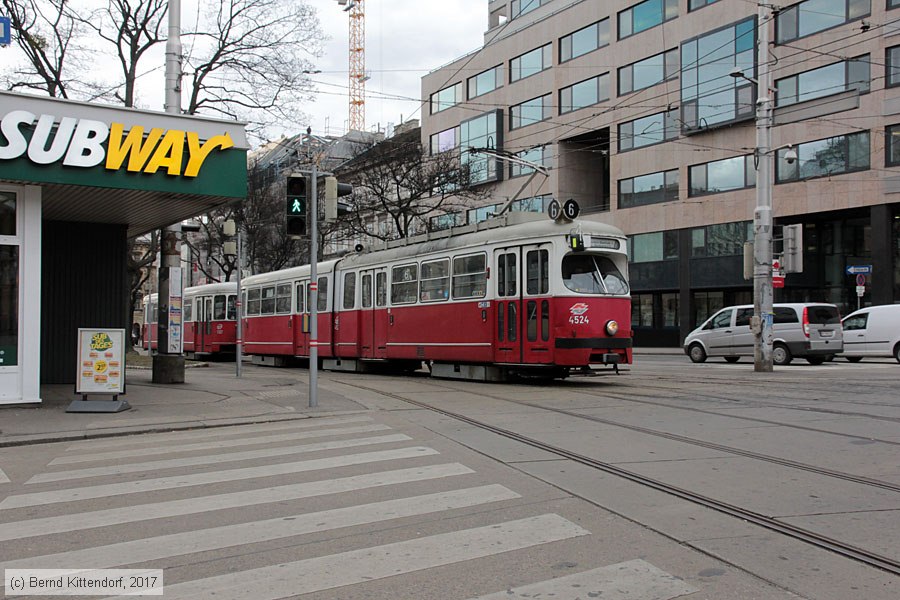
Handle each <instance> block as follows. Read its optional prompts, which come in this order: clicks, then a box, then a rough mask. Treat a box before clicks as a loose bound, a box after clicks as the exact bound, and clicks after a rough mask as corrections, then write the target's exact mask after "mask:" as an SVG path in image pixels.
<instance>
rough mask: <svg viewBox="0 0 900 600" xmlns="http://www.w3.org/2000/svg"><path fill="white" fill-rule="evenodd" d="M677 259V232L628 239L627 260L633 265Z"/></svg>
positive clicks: (657, 233) (642, 235)
mask: <svg viewBox="0 0 900 600" xmlns="http://www.w3.org/2000/svg"><path fill="white" fill-rule="evenodd" d="M677 258H678V232H677V231H657V232H655V233H641V234H638V235H633V236H631V237H630V238H628V260H629V261H630V262H633V263H645V262H658V261H661V260H675V259H677Z"/></svg>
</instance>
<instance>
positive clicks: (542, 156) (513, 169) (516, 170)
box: [509, 145, 550, 177]
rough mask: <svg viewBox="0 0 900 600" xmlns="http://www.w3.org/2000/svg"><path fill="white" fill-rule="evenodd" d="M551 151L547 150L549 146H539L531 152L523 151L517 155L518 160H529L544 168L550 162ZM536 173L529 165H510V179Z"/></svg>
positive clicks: (530, 150)
mask: <svg viewBox="0 0 900 600" xmlns="http://www.w3.org/2000/svg"><path fill="white" fill-rule="evenodd" d="M549 154H550V151H549V150H548V149H547V146H546V145H544V146H538V147H536V148H531V149H529V150H523V151H522V152H519V153H518V154H516V155H515V156H516V158H521V159H522V160H527V161H528V162H530V163H534V164H537V165H540V166H542V167H546V166H547V163H548V161H549ZM532 173H534V168H533V167H529V166H528V165H520V164H518V163H510V165H509V176H510V177H519V176H521V175H531V174H532Z"/></svg>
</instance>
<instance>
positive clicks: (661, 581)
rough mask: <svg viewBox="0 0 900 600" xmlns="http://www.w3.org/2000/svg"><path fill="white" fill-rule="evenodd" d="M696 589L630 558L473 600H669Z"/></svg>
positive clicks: (644, 562) (643, 562)
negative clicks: (528, 599) (592, 599)
mask: <svg viewBox="0 0 900 600" xmlns="http://www.w3.org/2000/svg"><path fill="white" fill-rule="evenodd" d="M696 591H697V588H695V587H692V586H690V585H688V584H687V583H685V582H684V581H682V580H681V579H678V578H677V577H673V576H672V575H670V574H668V573H666V572H665V571H662V570H660V569H657V568H656V567H654V566H653V565H651V564H650V563H648V562H646V561H643V560H629V561H628V562H623V563H619V564H616V565H610V566H608V567H600V568H599V569H593V570H590V571H584V572H583V573H576V574H574V575H567V576H565V577H558V578H556V579H550V580H547V581H541V582H540V583H535V584H532V585H525V586H522V587H517V588H512V589H510V590H503V591H502V592H497V593H495V594H488V595H487V596H479V597H478V598H473V599H472V600H516V598H552V599H553V600H585V599H586V598H602V599H603V600H634V599H635V598H640V600H669V599H670V598H677V597H678V596H684V595H686V594H693V593H694V592H696Z"/></svg>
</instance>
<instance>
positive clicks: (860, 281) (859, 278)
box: [856, 273, 866, 287]
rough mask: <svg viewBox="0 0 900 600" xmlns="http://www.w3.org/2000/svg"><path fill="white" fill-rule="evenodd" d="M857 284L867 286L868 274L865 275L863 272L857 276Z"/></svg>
mask: <svg viewBox="0 0 900 600" xmlns="http://www.w3.org/2000/svg"><path fill="white" fill-rule="evenodd" d="M856 286H857V287H859V286H863V287H865V286H866V276H865V275H863V274H862V273H860V274H859V275H857V276H856Z"/></svg>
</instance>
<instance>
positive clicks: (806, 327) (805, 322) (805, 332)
mask: <svg viewBox="0 0 900 600" xmlns="http://www.w3.org/2000/svg"><path fill="white" fill-rule="evenodd" d="M808 310H809V307H806V306H804V307H803V335H805V336H806V337H809V312H807V311H808Z"/></svg>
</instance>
